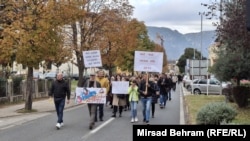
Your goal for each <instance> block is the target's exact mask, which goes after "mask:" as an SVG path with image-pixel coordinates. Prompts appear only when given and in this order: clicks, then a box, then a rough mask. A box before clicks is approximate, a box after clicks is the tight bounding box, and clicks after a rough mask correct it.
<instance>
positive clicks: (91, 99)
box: [75, 87, 106, 104]
mask: <svg viewBox="0 0 250 141" xmlns="http://www.w3.org/2000/svg"><path fill="white" fill-rule="evenodd" d="M75 97H76V98H75V102H76V104H80V103H106V88H85V87H76V96H75Z"/></svg>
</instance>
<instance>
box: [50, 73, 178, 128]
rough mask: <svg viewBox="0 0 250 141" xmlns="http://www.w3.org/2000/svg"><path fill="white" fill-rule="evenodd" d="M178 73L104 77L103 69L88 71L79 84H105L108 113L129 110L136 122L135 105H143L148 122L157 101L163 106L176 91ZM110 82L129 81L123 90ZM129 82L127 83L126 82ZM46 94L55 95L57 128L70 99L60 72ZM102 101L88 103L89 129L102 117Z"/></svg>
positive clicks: (132, 121) (98, 86) (92, 86)
mask: <svg viewBox="0 0 250 141" xmlns="http://www.w3.org/2000/svg"><path fill="white" fill-rule="evenodd" d="M180 78H181V77H180V76H176V75H172V74H165V73H161V74H155V73H153V74H151V73H143V74H140V75H136V76H126V75H122V74H116V75H113V76H110V77H107V75H106V74H105V71H104V70H99V71H98V72H97V73H91V74H90V78H89V79H87V80H85V81H84V82H83V84H81V86H82V87H84V88H105V89H106V92H107V93H106V96H107V98H106V106H108V105H109V106H110V108H112V114H111V117H113V118H116V117H122V114H123V112H125V111H130V116H131V123H134V122H138V116H137V113H138V110H137V109H138V105H139V104H140V106H142V115H143V122H144V123H146V124H149V121H150V118H154V117H155V107H156V104H158V103H159V106H160V108H161V109H164V108H165V107H166V103H167V101H171V100H172V97H171V91H175V89H176V83H177V82H178V83H179V82H180V81H181V79H180ZM113 82H122V83H124V82H125V83H126V84H128V87H125V89H126V90H125V91H123V92H124V94H123V92H122V94H121V93H115V92H113V90H112V89H119V88H121V87H120V85H118V86H112V85H113V84H114V83H113ZM127 82H128V83H127ZM49 96H50V97H53V98H54V103H55V108H56V111H57V116H58V120H57V124H56V127H57V129H60V128H61V127H62V126H63V109H64V104H65V100H66V99H67V103H68V101H69V99H70V92H69V87H68V85H67V83H66V82H65V81H64V80H63V79H62V74H61V73H58V74H57V80H56V81H55V82H54V83H53V84H52V87H51V89H50V92H49ZM104 105H105V103H87V106H88V111H89V116H90V122H89V129H93V127H94V125H95V122H97V121H98V119H99V121H103V116H104Z"/></svg>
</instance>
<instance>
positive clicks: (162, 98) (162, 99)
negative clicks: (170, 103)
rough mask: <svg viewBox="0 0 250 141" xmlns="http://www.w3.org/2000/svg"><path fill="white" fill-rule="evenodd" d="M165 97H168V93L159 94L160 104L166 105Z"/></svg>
mask: <svg viewBox="0 0 250 141" xmlns="http://www.w3.org/2000/svg"><path fill="white" fill-rule="evenodd" d="M167 99H168V95H165V94H161V95H160V105H161V106H162V107H163V106H164V107H165V106H166V103H167Z"/></svg>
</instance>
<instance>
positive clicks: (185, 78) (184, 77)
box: [182, 75, 191, 87]
mask: <svg viewBox="0 0 250 141" xmlns="http://www.w3.org/2000/svg"><path fill="white" fill-rule="evenodd" d="M190 82H191V79H190V76H189V75H184V76H183V79H182V83H183V86H184V87H186V84H187V83H190Z"/></svg>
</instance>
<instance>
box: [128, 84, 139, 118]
mask: <svg viewBox="0 0 250 141" xmlns="http://www.w3.org/2000/svg"><path fill="white" fill-rule="evenodd" d="M128 95H129V103H130V109H131V111H130V112H131V122H132V123H133V122H137V121H138V117H137V104H138V101H139V91H138V86H137V82H136V80H132V81H131V85H130V86H129V88H128Z"/></svg>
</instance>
